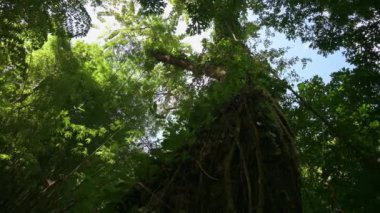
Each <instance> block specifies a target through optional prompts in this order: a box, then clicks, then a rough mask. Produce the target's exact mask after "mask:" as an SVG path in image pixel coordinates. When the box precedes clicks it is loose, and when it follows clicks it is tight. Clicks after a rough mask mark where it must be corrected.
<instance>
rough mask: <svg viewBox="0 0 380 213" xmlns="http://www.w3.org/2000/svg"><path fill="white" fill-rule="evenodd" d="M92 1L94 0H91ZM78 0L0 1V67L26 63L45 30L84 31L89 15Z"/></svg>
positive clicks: (78, 33) (75, 33)
mask: <svg viewBox="0 0 380 213" xmlns="http://www.w3.org/2000/svg"><path fill="white" fill-rule="evenodd" d="M94 2H95V1H94ZM83 3H84V1H81V0H70V1H60V0H26V1H25V0H4V1H2V2H1V4H0V20H1V21H0V26H1V31H0V38H1V39H0V51H1V56H0V70H1V72H2V73H5V72H7V71H9V70H13V69H15V67H25V66H26V63H25V57H26V55H27V52H28V51H29V52H30V51H31V50H33V49H37V48H39V47H41V46H42V45H43V44H44V42H46V40H47V37H48V34H49V33H50V34H56V35H58V34H59V35H61V36H62V35H67V36H70V37H76V36H84V35H86V34H87V32H88V30H89V28H90V25H91V18H90V16H89V15H88V14H87V11H86V10H85V8H84V6H83Z"/></svg>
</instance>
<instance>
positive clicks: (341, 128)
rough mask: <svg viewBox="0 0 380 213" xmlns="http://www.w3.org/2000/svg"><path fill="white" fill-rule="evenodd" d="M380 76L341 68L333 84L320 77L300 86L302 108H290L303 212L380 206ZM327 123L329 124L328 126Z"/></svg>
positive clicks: (369, 209) (289, 114) (364, 209)
mask: <svg viewBox="0 0 380 213" xmlns="http://www.w3.org/2000/svg"><path fill="white" fill-rule="evenodd" d="M379 77H380V76H379V74H378V73H374V72H367V71H366V70H360V69H354V70H347V69H343V70H341V71H339V72H336V73H333V74H332V80H331V82H330V83H328V84H325V83H323V81H322V80H321V78H319V77H314V78H313V79H311V80H309V81H306V82H303V83H301V84H299V85H298V88H299V92H300V95H301V96H302V97H303V98H304V100H305V101H306V102H307V103H310V104H311V105H312V107H313V108H314V110H316V111H317V112H319V113H320V114H322V115H323V117H324V118H325V119H326V121H321V120H320V119H319V118H318V117H317V116H316V115H315V114H313V113H311V112H310V111H309V109H308V108H307V106H305V105H303V104H302V103H301V104H300V105H298V106H294V105H293V106H292V107H290V112H288V113H287V114H288V116H289V118H290V120H291V121H293V123H292V126H293V127H295V130H296V133H297V134H296V135H297V136H298V138H299V139H298V140H297V145H298V147H299V150H300V153H301V154H300V155H301V162H303V163H302V173H303V180H304V182H305V184H304V185H303V186H304V188H303V193H304V205H305V210H309V211H312V212H326V211H348V212H357V211H363V212H371V211H375V209H377V208H378V207H379V206H378V205H379V202H378V200H376V199H372V198H375V197H377V196H379V191H378V189H379V187H380V186H379V184H378V183H377V179H378V178H379V177H380V176H379V175H380V174H379V165H378V163H376V161H377V158H378V151H377V150H376V147H377V145H378V143H379V141H378V138H379V134H380V132H379V128H378V123H379V121H378V119H379V108H378V106H377V104H378V103H379V101H380V97H379V93H378V86H379ZM324 122H328V123H327V124H326V123H324Z"/></svg>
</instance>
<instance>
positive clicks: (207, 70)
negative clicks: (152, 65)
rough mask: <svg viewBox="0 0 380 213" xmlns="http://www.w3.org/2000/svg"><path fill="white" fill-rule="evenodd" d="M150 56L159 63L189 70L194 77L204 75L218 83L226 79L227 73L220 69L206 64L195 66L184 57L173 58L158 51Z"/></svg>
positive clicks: (195, 64)
mask: <svg viewBox="0 0 380 213" xmlns="http://www.w3.org/2000/svg"><path fill="white" fill-rule="evenodd" d="M151 55H152V57H153V58H155V59H156V60H157V61H159V62H162V63H164V64H170V65H173V66H175V67H178V68H181V69H185V70H189V71H191V72H193V74H194V75H205V76H207V77H210V78H213V79H215V80H218V81H223V80H224V79H225V77H226V73H227V72H226V71H225V70H224V69H223V68H222V67H218V66H214V65H207V64H197V63H195V62H193V61H190V60H189V59H187V58H185V57H179V56H173V55H170V54H167V53H163V52H159V51H155V52H152V53H151Z"/></svg>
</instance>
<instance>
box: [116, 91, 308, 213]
mask: <svg viewBox="0 0 380 213" xmlns="http://www.w3.org/2000/svg"><path fill="white" fill-rule="evenodd" d="M293 141H294V136H293V134H292V132H291V130H290V128H289V125H288V123H287V121H286V119H285V117H284V116H283V114H282V113H281V110H280V108H279V105H278V104H277V103H276V102H275V101H274V100H273V99H272V98H271V97H270V95H269V94H267V93H266V92H265V91H264V90H261V89H246V90H244V91H242V92H241V93H240V94H239V95H238V96H236V97H234V98H233V100H231V101H230V102H229V103H227V104H226V105H225V107H224V108H223V109H221V110H220V112H219V114H218V115H217V119H216V120H215V121H214V122H213V123H212V124H211V125H209V126H207V127H204V128H202V130H201V131H200V132H199V133H198V134H197V137H196V142H195V143H192V144H191V145H186V146H185V147H183V148H182V149H181V150H180V151H179V152H180V153H179V154H178V156H182V154H184V153H186V154H187V156H190V157H189V158H186V159H183V158H181V157H178V158H177V159H175V160H174V161H173V162H171V163H169V164H168V163H166V165H160V168H166V169H163V170H160V171H159V173H158V174H156V175H154V176H152V178H150V179H149V180H145V181H143V182H139V183H138V184H136V186H135V187H133V188H132V189H131V190H130V191H129V192H128V193H127V194H126V196H125V198H124V200H123V202H122V203H120V204H119V210H120V211H121V212H181V211H182V212H258V213H261V212H301V211H302V207H301V195H300V178H299V173H298V164H297V158H296V152H295V149H294V145H293Z"/></svg>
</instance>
